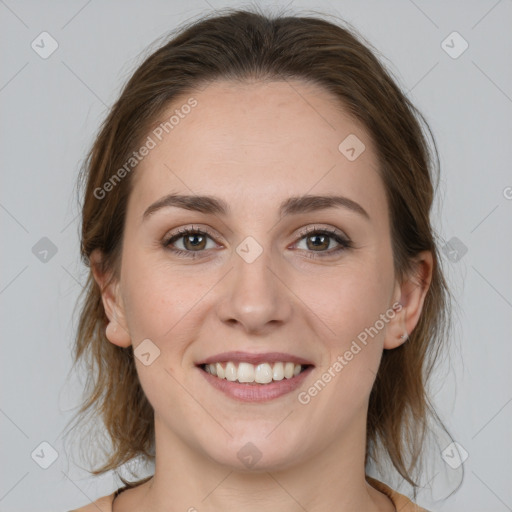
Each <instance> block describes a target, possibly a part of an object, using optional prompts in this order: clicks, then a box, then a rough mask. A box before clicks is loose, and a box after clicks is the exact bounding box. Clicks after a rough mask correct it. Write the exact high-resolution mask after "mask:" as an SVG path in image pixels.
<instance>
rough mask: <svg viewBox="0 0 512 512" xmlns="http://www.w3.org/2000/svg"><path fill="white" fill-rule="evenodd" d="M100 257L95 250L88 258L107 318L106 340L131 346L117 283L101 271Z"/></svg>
mask: <svg viewBox="0 0 512 512" xmlns="http://www.w3.org/2000/svg"><path fill="white" fill-rule="evenodd" d="M101 258H102V255H101V253H100V251H99V250H98V249H95V250H94V251H93V252H92V253H91V256H90V258H89V260H90V267H91V271H92V274H93V277H94V280H95V281H96V283H97V285H98V286H99V289H100V292H101V300H102V302H103V308H104V310H105V315H106V316H107V318H108V324H107V327H106V329H105V336H106V338H107V339H108V340H109V341H110V342H111V343H113V344H114V345H118V346H120V347H128V346H130V345H131V338H130V334H129V332H128V327H127V325H126V319H125V313H124V305H123V301H122V298H121V294H120V292H119V282H118V281H116V280H115V279H113V278H112V277H111V274H110V273H108V272H103V271H102V270H101V268H102V265H101Z"/></svg>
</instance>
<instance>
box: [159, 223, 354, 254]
mask: <svg viewBox="0 0 512 512" xmlns="http://www.w3.org/2000/svg"><path fill="white" fill-rule="evenodd" d="M188 234H195V235H207V236H208V237H209V238H211V239H213V238H214V237H213V235H212V233H210V232H209V231H208V230H207V229H195V228H194V227H193V226H192V227H187V228H182V229H180V230H179V231H178V232H177V233H174V234H172V235H171V236H170V237H169V238H167V239H165V240H164V241H163V242H162V245H163V247H164V248H165V249H167V250H169V251H172V252H173V253H174V254H176V255H177V256H184V257H186V258H192V259H194V258H199V257H201V253H203V252H205V250H201V251H184V250H182V249H176V248H172V247H170V245H171V244H172V243H174V242H176V241H177V240H179V239H180V238H183V237H184V236H185V235H188ZM312 234H315V235H327V236H329V237H330V238H332V239H334V240H335V241H336V242H337V243H338V244H339V247H338V248H336V249H334V250H333V249H331V250H329V251H307V250H306V253H309V254H306V257H308V258H312V259H316V258H326V257H328V256H333V255H335V254H338V253H340V252H341V251H344V250H346V249H351V248H352V247H353V244H352V242H351V241H350V240H349V239H348V238H344V237H343V236H342V235H340V234H339V233H338V232H337V231H336V230H330V229H326V228H317V227H313V228H308V229H306V230H305V231H303V232H302V233H300V238H299V240H298V241H299V242H300V241H301V240H302V239H304V238H307V237H308V236H311V235H312Z"/></svg>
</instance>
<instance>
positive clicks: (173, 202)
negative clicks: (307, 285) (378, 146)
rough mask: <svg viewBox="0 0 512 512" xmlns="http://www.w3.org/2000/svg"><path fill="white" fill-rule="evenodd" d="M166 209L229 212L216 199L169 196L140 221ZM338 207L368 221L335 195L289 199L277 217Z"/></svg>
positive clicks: (361, 211) (356, 207) (355, 207)
mask: <svg viewBox="0 0 512 512" xmlns="http://www.w3.org/2000/svg"><path fill="white" fill-rule="evenodd" d="M167 207H176V208H183V209H185V210H192V211H196V212H200V213H205V214H214V215H223V216H227V215H229V214H230V211H231V209H230V207H229V205H228V203H226V201H224V200H223V199H220V198H218V197H213V196H198V195H181V194H169V195H166V196H164V197H162V198H161V199H159V200H158V201H156V202H154V203H153V204H152V205H151V206H149V207H148V208H147V209H146V211H145V212H144V214H143V215H142V220H143V221H144V220H145V219H147V218H148V217H150V216H151V215H152V214H153V213H155V212H156V211H158V210H160V209H162V208H167ZM339 207H342V208H346V209H348V210H351V211H353V212H355V213H358V214H359V215H362V216H363V217H365V218H366V219H367V220H370V216H369V215H368V213H367V211H366V210H365V209H364V208H363V207H362V206H361V205H360V204H359V203H356V202H355V201H353V200H352V199H349V198H348V197H344V196H335V195H328V196H323V195H322V196H320V195H304V196H293V197H289V198H288V199H285V200H284V201H283V202H282V203H281V205H280V206H279V216H280V217H285V216H288V215H297V214H300V213H310V212H314V211H318V210H324V209H327V208H339Z"/></svg>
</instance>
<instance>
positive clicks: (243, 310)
mask: <svg viewBox="0 0 512 512" xmlns="http://www.w3.org/2000/svg"><path fill="white" fill-rule="evenodd" d="M222 286H223V287H224V289H223V290H222V294H221V297H222V299H221V300H220V301H219V303H218V306H217V314H218V316H219V318H220V320H221V321H222V322H224V323H226V324H230V325H232V326H233V327H237V328H239V329H242V330H244V331H245V332H246V333H251V334H254V333H259V334H262V333H266V332H268V331H269V330H272V329H275V328H276V327H277V326H279V325H282V324H284V323H286V322H287V320H289V318H290V315H291V311H292V303H291V296H292V294H291V293H290V291H289V289H288V288H287V286H286V284H285V279H284V276H283V275H282V272H281V273H280V272H279V270H278V269H277V268H276V265H273V264H272V257H271V251H270V250H267V249H265V250H263V252H262V253H261V254H260V255H259V256H258V257H257V258H256V259H255V260H254V261H252V262H250V263H249V262H248V261H246V260H244V258H242V257H241V256H239V254H238V253H236V252H234V253H233V268H232V270H231V272H229V273H228V275H227V276H226V279H224V280H223V284H222Z"/></svg>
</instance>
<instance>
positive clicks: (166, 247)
mask: <svg viewBox="0 0 512 512" xmlns="http://www.w3.org/2000/svg"><path fill="white" fill-rule="evenodd" d="M291 84H292V85H293V87H292V86H291ZM190 97H193V98H194V99H195V101H196V102H197V103H196V104H195V106H194V107H193V108H191V109H188V108H187V109H181V110H180V107H181V106H182V105H185V104H187V101H188V100H189V99H190ZM189 104H191V103H190V101H189ZM336 105H337V103H336V99H335V98H333V97H332V96H330V95H329V93H328V92H326V91H324V90H323V89H321V88H319V87H318V86H315V85H311V84H307V83H304V82H300V81H296V82H290V84H289V83H287V82H272V83H265V84H262V83H247V84H245V85H240V84H234V83H230V82H216V83H214V84H211V85H210V86H209V87H207V88H206V89H204V90H202V91H200V92H197V93H194V94H191V95H190V96H184V97H183V98H181V99H180V100H179V101H175V103H174V104H173V105H172V108H170V109H169V112H168V113H167V112H166V114H165V115H164V116H162V119H163V120H168V119H169V118H170V116H171V115H172V114H173V112H174V111H175V110H176V109H178V110H179V111H180V112H181V113H182V115H181V116H179V117H180V119H179V122H178V123H177V124H175V125H174V126H173V128H172V130H169V133H168V134H166V133H165V132H164V135H165V136H164V137H161V140H159V138H158V137H157V136H156V135H155V133H160V132H152V133H150V134H149V135H150V136H151V138H152V139H153V141H154V142H155V143H156V144H155V147H153V148H152V149H151V150H150V151H149V154H148V155H147V156H146V157H145V158H144V159H143V160H142V161H141V163H140V164H139V165H138V167H137V169H136V171H135V175H134V182H133V185H134V186H133V190H132V193H131V196H130V199H129V203H128V209H127V215H126V223H125V232H124V240H123V247H122V264H121V271H120V279H119V281H118V282H116V284H115V287H114V291H113V293H112V295H111V299H108V298H105V297H106V295H104V304H105V305H106V310H107V314H108V315H109V317H110V319H111V320H112V324H115V323H116V322H117V326H118V327H119V328H116V325H114V327H113V329H111V330H110V335H109V339H110V341H111V342H112V343H115V344H117V345H122V346H128V345H129V344H130V343H131V344H133V346H134V350H135V351H136V353H138V351H137V347H138V346H139V345H140V344H141V343H142V342H143V341H144V340H146V341H144V343H145V345H140V347H143V348H144V350H142V348H141V349H140V350H139V352H143V353H145V354H146V355H145V356H143V358H142V360H141V359H139V357H136V358H135V361H136V365H137V371H138V374H139V378H140V382H141V384H142V387H143V389H144V392H145V394H146V396H147V398H148V400H149V401H150V403H151V404H152V406H153V408H154V410H155V422H156V424H157V426H158V432H159V435H166V436H168V437H169V438H172V439H174V442H176V443H183V444H185V445H186V446H187V447H189V448H190V449H192V450H193V451H194V452H195V453H196V454H198V455H200V456H203V457H204V458H205V459H209V460H214V461H217V462H219V463H222V464H227V465H229V466H232V467H237V468H244V465H245V466H247V459H244V454H248V455H249V456H254V457H257V458H259V457H261V458H260V460H259V462H258V467H260V468H265V469H269V468H274V469H276V468H285V467H288V466H289V465H292V464H296V463H298V462H299V461H305V460H307V459H308V458H311V457H314V456H316V454H318V453H321V452H322V450H323V449H324V448H325V447H327V446H333V443H334V444H335V443H337V442H340V441H339V440H342V439H345V440H346V439H347V436H348V437H351V438H352V439H356V438H357V436H356V434H355V433H356V432H361V431H362V429H364V425H365V421H366V413H367V407H368V397H369V393H370V391H371V388H372V384H373V382H374V379H375V375H376V373H377V369H378V366H379V362H380V358H381V355H382V351H383V349H384V348H393V346H396V345H397V344H399V343H400V342H403V340H402V341H400V339H399V338H400V334H401V333H403V332H404V331H406V330H408V332H410V330H411V327H412V326H411V324H410V322H414V318H412V319H411V318H409V319H407V315H406V314H405V313H404V312H406V311H414V307H413V305H412V306H411V303H410V302H409V303H404V306H403V308H402V309H401V311H399V310H400V306H398V309H395V310H393V305H394V304H395V307H396V303H397V301H400V300H401V299H404V297H403V296H402V291H403V290H402V289H401V288H400V286H399V285H398V282H397V280H396V276H395V275H394V272H393V257H392V250H391V240H390V226H389V219H388V206H387V202H386V197H385V189H384V185H383V183H382V180H381V178H380V176H379V173H378V161H377V157H376V152H375V148H374V147H373V145H372V142H371V140H370V138H369V137H368V135H367V133H366V131H365V130H364V129H363V127H362V126H361V125H359V124H357V123H356V122H355V121H354V120H352V119H351V118H350V117H349V116H347V115H346V114H344V113H343V112H342V110H341V109H340V108H339V107H337V106H336ZM185 111H186V112H188V113H187V114H186V115H185V114H184V112H185ZM351 134H353V135H355V136H356V137H357V139H359V141H360V142H362V143H363V144H364V146H365V149H364V151H363V152H362V153H361V154H360V155H359V156H358V157H357V158H355V159H354V158H353V157H354V154H355V155H357V152H358V149H360V148H361V146H357V145H356V146H355V149H356V152H355V153H354V152H351V151H350V146H353V145H354V144H353V140H354V139H352V145H349V149H348V152H347V147H346V146H343V145H342V149H341V150H340V149H339V146H340V144H341V143H342V141H344V140H345V139H346V138H347V137H348V136H349V135H351ZM350 140H351V139H349V141H350ZM358 144H359V143H358ZM343 148H344V149H343ZM347 155H348V156H350V157H351V158H348V157H347ZM170 194H175V195H180V196H188V197H189V198H190V199H189V201H188V203H187V204H188V205H189V206H188V208H183V207H180V205H182V206H183V205H184V204H185V201H184V200H182V202H181V203H177V202H174V203H173V202H171V201H167V204H166V205H165V204H164V205H163V204H162V201H161V200H162V198H164V197H165V196H168V195H170ZM198 196H209V197H210V198H214V199H215V200H216V201H219V202H220V204H221V206H223V207H224V209H225V211H221V209H220V208H218V209H216V210H214V211H213V212H212V211H210V209H211V208H209V207H211V205H212V204H213V203H212V202H208V201H205V200H203V201H199V200H198ZM308 196H329V197H334V196H339V197H342V198H344V199H339V200H337V202H329V201H326V200H324V201H311V200H310V198H309V199H308ZM290 198H296V200H295V202H291V201H290ZM159 203H160V204H159ZM163 203H165V201H164V202H163ZM194 204H195V205H196V207H197V206H199V207H200V208H196V207H195V206H194ZM206 207H208V208H206ZM281 208H283V209H282V210H281ZM145 212H146V213H145ZM184 230H191V231H192V232H191V233H186V232H185V233H184ZM409 295H410V294H409ZM409 300H411V297H410V296H409ZM418 302H419V301H418ZM407 307H409V309H407ZM413 316H414V315H413ZM114 319H115V320H114ZM408 322H409V323H408ZM112 324H111V325H112ZM364 333H366V336H365V334H364ZM369 333H371V334H369ZM147 340H149V341H147ZM363 340H365V341H363ZM225 352H237V353H240V352H243V353H245V355H240V354H231V355H230V356H223V355H219V354H222V353H225ZM276 353H281V355H279V354H276ZM147 354H149V355H147ZM254 355H257V356H259V357H256V358H254V359H251V356H254ZM144 357H145V359H144ZM206 360H209V361H210V362H215V361H217V362H219V363H221V366H222V367H223V369H224V371H225V372H232V371H233V370H232V368H231V367H230V370H228V369H227V368H226V363H227V362H228V361H232V362H234V367H235V372H236V371H237V368H238V367H239V366H241V367H242V371H241V370H240V369H238V371H239V372H240V371H241V373H236V374H235V373H229V375H231V376H233V375H235V377H240V378H241V380H244V379H246V378H247V379H248V380H250V379H251V378H253V377H251V371H255V375H256V374H258V375H259V377H258V378H259V379H263V380H265V379H267V380H268V375H269V374H268V371H269V369H270V372H271V373H270V374H271V375H272V376H273V377H274V375H273V372H274V370H276V372H277V373H276V375H275V378H276V380H275V381H272V382H271V383H267V384H265V383H238V382H231V381H230V380H227V379H226V378H224V379H220V378H219V376H214V375H210V374H207V372H206V371H205V369H203V368H202V367H200V366H198V365H199V364H200V363H202V362H204V361H206ZM143 361H144V362H143ZM240 361H242V362H244V361H245V362H251V361H252V362H254V363H255V364H254V365H253V366H248V365H239V362H240ZM265 361H266V362H267V363H270V364H269V365H268V366H267V365H266V364H265ZM296 361H301V362H302V363H304V364H303V365H302V366H301V368H300V369H301V370H303V369H304V368H305V369H306V371H304V372H303V373H301V374H299V375H298V376H296V377H292V378H287V377H284V378H283V377H282V376H281V375H280V367H279V365H278V364H277V365H276V364H275V363H276V362H282V363H287V362H296ZM145 363H149V364H145ZM256 363H258V364H260V365H261V366H260V368H258V364H256ZM306 363H307V364H306ZM275 367H277V369H276V368H275ZM285 368H286V366H284V367H283V370H284V369H285ZM215 369H217V367H215ZM294 369H295V367H294ZM246 370H247V372H248V373H245V371H246ZM296 371H298V370H296ZM279 377H281V379H280V380H279ZM213 381H215V383H216V384H218V382H219V381H221V384H222V386H221V387H222V389H221V387H219V386H218V385H216V384H215V383H214V382H213ZM315 390H316V391H315ZM163 432H165V434H162V433H163ZM248 443H252V444H248ZM244 450H245V451H244ZM258 454H259V455H258Z"/></svg>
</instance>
